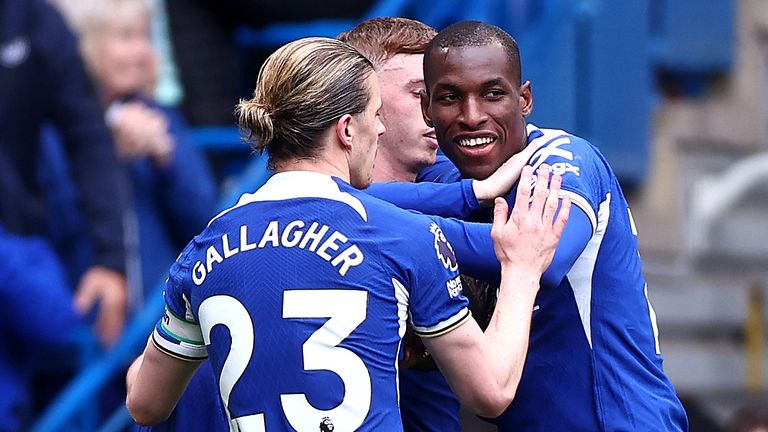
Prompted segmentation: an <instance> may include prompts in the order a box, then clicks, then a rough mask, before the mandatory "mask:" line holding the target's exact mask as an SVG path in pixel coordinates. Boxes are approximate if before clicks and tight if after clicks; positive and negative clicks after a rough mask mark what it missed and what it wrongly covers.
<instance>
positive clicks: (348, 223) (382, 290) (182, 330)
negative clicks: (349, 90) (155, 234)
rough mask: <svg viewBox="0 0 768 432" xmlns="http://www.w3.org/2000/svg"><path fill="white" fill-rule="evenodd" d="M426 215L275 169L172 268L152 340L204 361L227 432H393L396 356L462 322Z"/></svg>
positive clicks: (330, 181)
mask: <svg viewBox="0 0 768 432" xmlns="http://www.w3.org/2000/svg"><path fill="white" fill-rule="evenodd" d="M457 268H458V265H457V263H456V257H455V254H454V252H453V249H452V247H451V245H450V244H449V243H448V241H447V240H446V238H445V236H444V235H443V233H442V231H441V229H440V227H439V225H438V224H437V223H436V222H435V221H434V220H433V219H432V218H430V217H427V216H423V215H420V214H416V213H410V212H406V211H403V210H401V209H398V208H396V207H394V206H393V205H391V204H389V203H386V202H383V201H380V200H378V199H376V198H373V197H371V196H368V195H366V194H365V193H362V192H360V191H358V190H356V189H354V188H353V187H351V186H350V185H349V184H347V183H345V182H343V181H341V180H339V179H337V178H333V177H330V176H327V175H323V174H319V173H311V172H285V173H279V174H276V175H274V176H273V177H272V178H271V179H270V180H269V181H268V182H267V183H266V184H265V185H264V186H263V187H262V188H260V189H259V190H258V191H256V192H255V193H253V194H246V195H244V196H243V197H242V198H241V199H240V201H239V202H238V204H237V205H236V206H235V207H233V208H231V209H229V210H226V211H224V212H222V213H221V214H220V215H218V216H217V217H216V218H214V219H213V220H212V221H211V222H210V224H209V225H208V227H207V228H206V229H205V230H204V231H203V232H202V233H201V234H200V235H198V236H197V237H195V239H194V240H193V241H192V242H191V243H190V244H189V245H188V246H187V247H186V248H185V250H184V251H183V252H182V254H181V256H180V257H179V258H178V259H177V261H176V263H175V264H174V265H173V266H172V268H171V272H170V275H169V278H168V282H167V287H166V292H165V300H166V314H165V315H164V316H163V318H162V319H161V320H160V321H159V322H158V324H157V325H156V327H155V331H154V332H153V335H152V340H153V342H154V343H155V345H156V346H157V347H158V348H159V349H161V350H163V351H165V352H167V353H169V354H171V355H174V356H178V357H181V358H189V359H200V358H205V357H208V358H209V360H210V362H211V365H212V366H213V369H214V371H215V373H216V374H217V375H218V379H217V383H218V387H219V392H220V394H221V399H222V402H223V404H224V407H225V411H226V412H227V416H228V418H229V420H230V425H231V427H233V428H236V429H235V430H241V431H264V430H266V431H292V430H298V431H325V430H361V431H374V430H387V431H397V430H402V424H401V420H400V414H399V410H398V390H397V388H398V386H397V368H398V365H397V358H398V353H399V349H400V345H401V339H402V337H403V334H404V333H405V327H406V321H407V320H410V322H411V325H412V326H413V328H414V329H415V331H416V332H417V334H419V335H420V336H422V337H430V336H437V335H440V334H443V333H445V332H448V331H450V330H452V329H454V328H456V327H457V326H459V325H461V324H462V323H464V322H465V321H466V320H468V319H469V317H470V314H469V311H468V309H467V300H466V298H465V297H464V296H463V294H462V291H461V285H460V280H459V276H458V273H457Z"/></svg>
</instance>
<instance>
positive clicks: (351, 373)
mask: <svg viewBox="0 0 768 432" xmlns="http://www.w3.org/2000/svg"><path fill="white" fill-rule="evenodd" d="M367 306H368V293H367V292H366V291H359V290H358V291H351V290H333V289H328V290H290V291H285V293H284V298H283V318H286V319H293V318H329V319H328V321H326V323H325V324H324V325H323V326H322V327H320V328H319V329H317V331H315V332H314V333H312V335H311V336H310V337H309V339H307V341H306V342H304V345H303V346H302V356H303V361H304V369H305V370H328V371H331V372H333V373H335V374H336V375H338V376H339V378H341V380H342V382H343V383H344V398H343V399H342V401H341V403H340V404H339V405H338V406H336V407H335V408H332V409H330V410H319V409H317V408H315V407H313V406H312V405H311V404H310V403H309V401H308V400H307V397H306V395H305V394H303V393H292V394H282V395H280V401H281V403H282V406H283V412H284V413H285V417H286V419H287V420H288V422H289V423H290V424H291V426H292V427H293V428H294V429H296V430H300V431H303V430H316V429H317V427H318V424H319V422H320V420H321V419H322V418H323V417H330V418H331V419H332V420H333V423H334V426H335V427H336V429H339V430H355V429H357V428H359V427H360V425H361V424H362V423H363V421H365V418H366V417H367V416H368V411H369V410H370V406H371V377H370V374H369V373H368V369H367V368H366V367H365V363H363V361H362V359H360V357H359V356H358V355H357V354H355V353H354V352H352V351H350V350H349V349H347V348H344V347H340V346H338V344H340V343H341V342H342V341H343V340H344V339H346V338H347V337H348V336H349V335H350V334H351V333H352V332H353V331H354V330H355V329H356V328H357V327H358V326H359V325H360V324H361V323H362V322H363V321H365V318H366V316H367V309H368V307H367ZM199 316H200V326H201V328H202V329H203V340H204V341H205V344H206V345H210V343H211V341H210V336H211V329H213V327H214V326H216V325H224V326H226V327H227V328H228V329H229V332H230V335H231V338H232V344H231V345H230V349H229V353H228V354H227V358H226V360H225V361H224V366H223V367H222V370H221V375H220V377H219V392H220V393H221V399H222V401H223V403H224V408H225V410H226V412H227V417H228V418H229V420H230V421H229V424H230V431H242V432H246V431H247V432H264V431H265V420H264V413H258V414H253V415H248V416H242V417H237V418H232V417H231V413H230V411H229V401H230V397H231V396H230V395H231V393H232V388H233V387H234V386H235V384H236V383H237V381H238V380H239V379H240V377H241V376H242V375H243V373H245V370H246V368H247V366H248V363H249V362H250V360H251V356H252V354H253V350H254V345H255V344H254V340H255V335H254V328H253V321H252V320H251V316H250V314H249V313H248V310H247V309H246V308H245V306H243V305H242V303H240V302H239V301H238V300H237V299H235V298H234V297H231V296H226V295H217V296H213V297H209V298H207V299H205V300H204V301H203V303H202V304H201V305H200V310H199Z"/></svg>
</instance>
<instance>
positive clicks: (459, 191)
mask: <svg viewBox="0 0 768 432" xmlns="http://www.w3.org/2000/svg"><path fill="white" fill-rule="evenodd" d="M473 182H474V180H461V181H459V182H456V183H408V182H384V183H373V184H371V185H370V186H368V188H367V189H365V192H366V193H367V194H369V195H372V196H374V197H376V198H379V199H381V200H384V201H387V202H389V203H392V204H394V205H396V206H398V207H400V208H402V209H406V210H415V211H418V212H420V213H424V214H429V215H437V216H442V217H458V218H466V217H470V216H471V215H473V214H475V213H476V212H477V211H478V210H480V208H481V207H480V202H479V201H478V198H477V196H476V195H475V190H474V188H473Z"/></svg>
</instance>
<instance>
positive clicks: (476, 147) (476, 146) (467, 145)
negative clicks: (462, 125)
mask: <svg viewBox="0 0 768 432" xmlns="http://www.w3.org/2000/svg"><path fill="white" fill-rule="evenodd" d="M496 141H498V137H496V136H493V135H473V136H470V135H461V136H458V137H456V138H454V139H453V142H454V143H455V144H456V146H457V147H458V148H459V151H461V152H462V153H466V154H468V155H472V156H480V155H482V154H485V153H487V152H489V151H490V150H491V148H493V145H494V144H495V143H496Z"/></svg>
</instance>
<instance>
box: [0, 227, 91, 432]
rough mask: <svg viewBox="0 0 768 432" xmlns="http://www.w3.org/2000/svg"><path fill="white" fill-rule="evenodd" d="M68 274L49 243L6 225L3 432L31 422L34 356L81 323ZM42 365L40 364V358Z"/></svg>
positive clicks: (0, 244)
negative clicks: (74, 304) (15, 230)
mask: <svg viewBox="0 0 768 432" xmlns="http://www.w3.org/2000/svg"><path fill="white" fill-rule="evenodd" d="M71 305H72V293H71V291H70V289H69V286H68V284H67V283H66V275H65V273H64V269H63V268H62V266H61V264H60V263H59V259H58V257H57V256H56V254H55V253H54V252H53V249H52V248H51V247H50V245H49V243H48V242H47V241H45V240H44V239H42V238H40V237H28V236H18V235H14V234H10V233H8V232H6V231H5V230H4V229H3V228H2V226H0V431H4V432H5V431H17V430H21V429H22V427H23V424H24V423H25V420H29V418H30V410H31V405H32V402H31V394H30V392H29V379H31V377H28V376H27V373H26V372H27V371H29V366H30V363H34V360H35V359H36V357H37V356H35V355H29V353H30V352H35V351H39V350H41V349H46V348H54V347H60V346H63V345H64V344H66V343H67V342H69V341H70V340H71V338H72V331H73V330H74V328H75V325H76V324H77V322H78V318H77V314H76V312H75V310H74V308H73V307H72V306H71ZM38 361H39V359H38Z"/></svg>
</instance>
